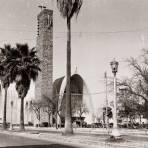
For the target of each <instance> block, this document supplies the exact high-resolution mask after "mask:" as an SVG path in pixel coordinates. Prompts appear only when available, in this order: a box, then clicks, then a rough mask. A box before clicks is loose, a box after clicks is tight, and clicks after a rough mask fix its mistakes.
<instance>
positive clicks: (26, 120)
mask: <svg viewBox="0 0 148 148" xmlns="http://www.w3.org/2000/svg"><path fill="white" fill-rule="evenodd" d="M26 122H27V125H28V101H26Z"/></svg>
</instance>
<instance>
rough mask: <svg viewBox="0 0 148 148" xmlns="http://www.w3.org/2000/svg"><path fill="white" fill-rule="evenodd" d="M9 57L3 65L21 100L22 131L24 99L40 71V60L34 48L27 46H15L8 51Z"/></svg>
mask: <svg viewBox="0 0 148 148" xmlns="http://www.w3.org/2000/svg"><path fill="white" fill-rule="evenodd" d="M10 53H11V54H10V55H9V56H8V57H7V58H6V60H5V61H4V62H5V65H6V68H7V69H8V72H9V73H10V75H11V78H12V80H13V81H14V82H15V83H16V91H17V93H18V97H19V98H20V99H21V107H20V130H24V129H25V128H24V98H25V97H26V95H27V93H28V90H29V88H30V83H31V80H33V81H35V80H36V78H37V76H38V72H39V71H40V68H39V64H40V60H39V59H38V57H37V56H36V51H35V49H34V48H32V49H29V47H28V45H27V44H16V47H15V48H12V49H10Z"/></svg>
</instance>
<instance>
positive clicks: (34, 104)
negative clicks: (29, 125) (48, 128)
mask: <svg viewBox="0 0 148 148" xmlns="http://www.w3.org/2000/svg"><path fill="white" fill-rule="evenodd" d="M42 107H43V103H42V101H41V100H36V101H31V103H30V106H29V110H30V111H33V112H34V113H35V115H36V118H37V120H38V127H39V126H40V120H41V109H42Z"/></svg>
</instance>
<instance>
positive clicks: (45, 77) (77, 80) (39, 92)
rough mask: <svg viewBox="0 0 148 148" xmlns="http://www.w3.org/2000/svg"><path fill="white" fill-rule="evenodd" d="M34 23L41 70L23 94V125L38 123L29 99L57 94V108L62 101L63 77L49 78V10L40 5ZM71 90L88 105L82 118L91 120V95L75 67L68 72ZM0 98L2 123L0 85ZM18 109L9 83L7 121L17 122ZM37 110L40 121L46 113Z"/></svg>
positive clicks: (51, 53) (1, 112)
mask: <svg viewBox="0 0 148 148" xmlns="http://www.w3.org/2000/svg"><path fill="white" fill-rule="evenodd" d="M37 24H38V31H37V40H36V50H37V55H38V57H39V59H40V60H41V65H40V68H41V72H40V73H39V76H38V79H37V80H36V82H35V83H33V82H32V83H31V86H30V90H29V92H28V94H27V96H26V98H25V103H24V105H25V106H24V121H25V124H26V125H27V124H28V123H32V124H33V125H36V124H37V123H38V120H37V118H36V116H35V114H34V113H33V112H31V111H30V110H29V106H30V103H31V102H32V101H36V100H42V98H43V96H45V97H47V98H53V97H54V96H55V95H57V94H58V109H60V108H61V107H62V106H63V104H64V102H65V101H64V100H65V88H66V77H65V76H62V77H61V78H57V79H56V80H55V81H54V82H53V52H54V49H53V11H52V10H49V9H42V10H41V12H40V13H39V14H38V16H37ZM71 94H72V100H74V99H75V98H79V99H81V100H82V101H83V104H85V107H86V108H87V109H88V112H87V114H85V117H84V118H85V119H87V118H88V120H89V121H90V120H91V122H93V121H92V119H93V118H92V117H93V114H92V113H93V105H92V102H91V95H88V94H90V93H89V89H88V87H87V84H86V82H85V80H84V79H83V78H82V76H81V75H79V74H78V73H77V71H75V73H73V74H72V76H71ZM0 98H1V99H0V123H2V120H3V119H2V117H3V100H4V90H3V89H2V87H1V92H0ZM19 112H20V100H19V99H18V96H17V93H16V91H15V84H11V85H10V87H9V89H8V96H7V122H8V123H10V122H12V123H13V124H15V125H17V124H19ZM41 114H42V115H41V122H45V121H46V122H47V121H48V116H47V115H46V114H45V113H41ZM51 118H52V117H51Z"/></svg>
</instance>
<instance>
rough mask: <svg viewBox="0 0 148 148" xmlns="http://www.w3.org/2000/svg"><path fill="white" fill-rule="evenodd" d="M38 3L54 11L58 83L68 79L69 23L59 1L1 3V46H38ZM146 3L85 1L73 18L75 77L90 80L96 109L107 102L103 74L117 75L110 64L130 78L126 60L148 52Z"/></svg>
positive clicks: (143, 0)
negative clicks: (67, 33)
mask: <svg viewBox="0 0 148 148" xmlns="http://www.w3.org/2000/svg"><path fill="white" fill-rule="evenodd" d="M38 5H45V6H47V8H50V9H53V11H54V18H53V19H54V26H53V27H54V40H53V41H54V42H53V43H54V49H53V51H54V71H53V72H54V76H53V77H54V79H56V78H58V77H61V76H63V75H65V71H66V70H65V67H66V66H65V65H66V20H64V19H63V18H62V17H61V16H60V13H59V12H58V10H57V8H56V0H0V46H3V45H4V43H11V44H13V45H14V43H16V42H19V43H26V42H27V43H28V44H29V45H30V47H33V46H35V45H36V34H37V19H36V17H37V14H38V13H39V12H40V9H39V8H38ZM147 14H148V1H147V0H84V2H83V6H82V8H81V11H80V14H79V16H78V18H77V19H76V18H75V17H74V18H73V20H72V73H74V72H75V67H77V72H78V73H79V74H80V75H81V76H82V77H83V78H84V80H85V81H86V83H87V85H88V88H89V89H90V92H91V93H92V98H93V102H94V107H95V108H97V107H99V106H102V105H103V102H105V99H104V98H105V94H104V93H101V94H95V93H100V92H102V91H104V82H103V77H104V72H105V71H107V74H108V76H109V77H111V76H112V73H111V69H110V61H111V60H112V59H113V58H116V60H117V61H119V72H118V73H117V77H119V78H121V77H125V76H128V75H129V69H128V68H127V64H126V63H125V62H124V60H125V59H126V58H128V57H130V56H134V57H136V56H138V55H139V54H140V53H141V49H142V48H147V45H148V44H147V40H148V15H147Z"/></svg>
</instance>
